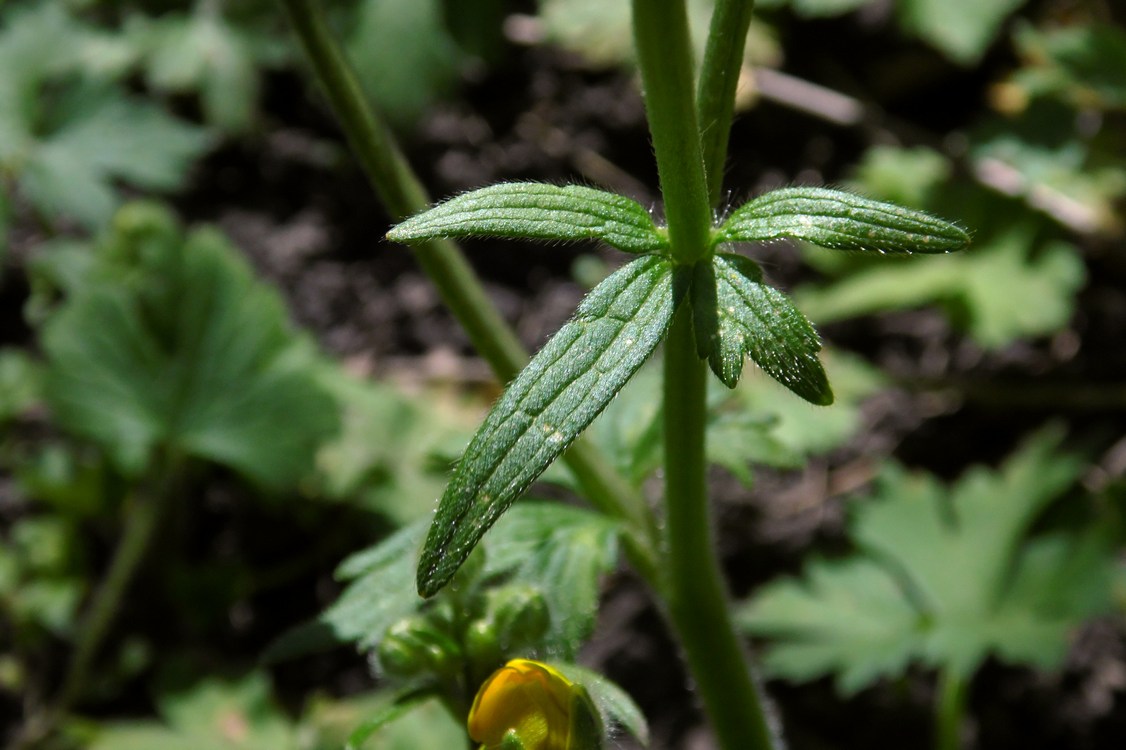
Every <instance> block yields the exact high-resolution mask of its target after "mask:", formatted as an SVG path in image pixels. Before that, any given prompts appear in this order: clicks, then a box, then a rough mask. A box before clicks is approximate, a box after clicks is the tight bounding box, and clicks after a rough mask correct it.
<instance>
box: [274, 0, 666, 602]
mask: <svg viewBox="0 0 1126 750" xmlns="http://www.w3.org/2000/svg"><path fill="white" fill-rule="evenodd" d="M281 3H282V5H283V6H284V7H285V10H286V13H287V14H288V15H289V18H290V21H291V22H292V25H293V28H294V30H295V31H296V33H297V36H298V38H299V40H300V42H301V45H302V47H303V48H304V50H305V53H306V56H307V57H308V59H309V62H310V64H311V65H312V68H313V70H314V72H315V73H316V76H317V78H318V79H319V80H320V82H321V85H322V86H323V88H324V92H325V95H326V96H327V98H328V101H329V104H330V106H331V107H332V109H333V110H334V111H335V113H336V116H337V118H338V119H339V121H340V123H341V127H342V128H343V130H344V132H345V135H346V136H347V138H348V141H349V143H350V144H351V146H352V149H353V151H354V152H355V154H356V156H357V158H358V159H359V161H360V164H361V165H362V166H363V168H364V171H365V172H366V173H367V176H368V179H369V180H370V182H371V184H372V186H373V187H374V188H375V191H376V193H377V194H378V195H379V197H380V200H381V201H382V202H383V204H384V206H386V208H387V210H388V211H389V212H390V213H391V215H392V216H393V217H395V218H397V219H403V218H406V217H407V216H410V215H411V214H414V213H417V212H418V211H421V210H423V209H426V208H429V207H430V197H429V196H428V195H427V194H426V191H425V189H424V188H423V187H422V184H421V183H420V182H419V180H418V178H417V177H416V176H415V174H414V172H413V170H412V169H411V167H410V165H409V164H408V163H407V160H406V158H405V157H404V156H403V155H402V153H401V152H400V151H399V148H398V146H397V145H396V144H395V140H394V138H393V136H392V135H391V133H390V132H389V131H388V130H387V128H386V126H385V125H384V124H383V123H382V122H381V121H380V119H379V117H378V115H377V114H376V113H375V111H374V110H373V109H372V107H371V106H370V104H369V103H368V102H367V99H366V98H365V96H364V94H363V91H362V89H361V88H360V85H359V83H358V82H357V80H356V76H355V74H354V73H353V72H352V69H351V67H350V66H349V65H348V62H347V60H346V59H345V58H344V55H343V53H342V52H341V50H340V47H339V45H338V44H337V43H336V41H335V40H334V39H333V37H332V35H331V33H330V32H329V30H328V28H327V27H326V25H325V22H324V19H323V17H322V15H321V14H320V12H319V10H318V5H317V3H316V0H281ZM413 250H414V255H415V257H416V258H417V259H418V262H419V265H420V266H422V270H423V272H424V273H425V274H426V275H427V277H429V279H430V280H431V282H432V283H433V284H434V286H435V287H436V288H437V289H438V293H439V294H440V295H441V297H442V299H443V301H444V302H445V303H446V306H447V307H449V309H450V310H451V311H452V312H453V314H454V316H455V317H456V318H457V319H458V322H459V323H460V324H461V326H462V327H463V328H464V329H465V332H466V334H467V335H468V336H469V340H470V341H471V342H472V343H473V346H474V347H475V348H476V350H477V351H478V352H479V353H480V354H481V356H482V357H483V358H484V359H485V361H486V362H488V363H489V366H490V367H491V368H492V369H493V372H494V373H495V374H496V375H497V377H498V378H499V379H500V380H502V381H504V382H507V381H509V380H511V379H512V378H513V377H515V375H516V373H518V372H519V371H520V370H521V369H522V368H523V367H524V365H525V364H526V363H527V361H528V355H527V352H525V351H524V348H523V347H522V346H521V345H520V342H519V340H518V339H517V338H516V335H515V334H514V333H513V332H512V329H511V328H510V327H509V326H508V325H507V324H506V323H505V321H504V318H503V317H501V315H500V313H499V312H498V311H497V309H496V307H495V306H494V305H493V304H492V302H491V301H490V300H489V298H488V295H487V294H486V292H485V290H484V287H483V286H482V285H481V282H480V280H479V279H478V278H477V276H476V274H475V273H474V272H473V269H472V268H471V267H470V265H469V262H468V261H467V260H466V259H465V256H464V255H463V254H462V252H461V250H460V249H459V248H458V246H457V245H456V244H454V243H453V242H449V241H445V240H438V241H431V242H426V243H423V244H419V245H415V246H414V247H413ZM563 460H564V461H565V462H566V464H567V466H568V467H569V468H570V469H571V471H572V473H573V474H574V476H575V478H576V479H577V480H578V482H579V484H580V486H581V487H582V490H583V492H584V493H585V494H586V496H587V497H588V498H589V499H590V501H591V503H592V504H593V505H594V506H595V507H596V508H598V509H599V510H600V511H602V512H603V513H605V514H607V515H610V516H612V517H615V518H620V519H622V520H623V521H625V523H626V525H627V534H626V538H625V543H626V550H627V552H628V554H629V555H630V560H631V562H632V563H633V565H634V567H635V568H636V569H637V571H638V572H639V573H640V574H641V575H642V576H643V577H644V578H645V579H646V580H647V581H649V582H650V583H651V584H652V585H654V586H656V585H657V581H658V576H657V562H656V549H657V541H656V540H657V537H658V534H657V530H656V524H655V522H654V519H653V514H652V513H651V512H650V510H649V507H648V505H647V504H646V502H645V499H644V498H643V497H642V496H641V495H640V494H639V493H638V492H637V491H636V490H634V489H633V488H632V487H631V486H630V485H629V484H628V483H627V482H626V481H625V480H624V479H622V478H621V476H620V475H618V474H617V473H616V472H615V471H614V470H613V469H611V468H610V467H609V466H608V465H607V464H606V462H605V461H603V460H602V458H601V457H600V456H599V455H598V451H597V449H596V448H595V447H594V446H593V445H591V444H590V443H589V441H586V440H583V439H580V440H577V441H575V443H574V444H573V445H572V446H571V447H570V449H568V451H567V452H566V453H565V454H564V455H563Z"/></svg>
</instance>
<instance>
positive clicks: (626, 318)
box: [418, 255, 680, 596]
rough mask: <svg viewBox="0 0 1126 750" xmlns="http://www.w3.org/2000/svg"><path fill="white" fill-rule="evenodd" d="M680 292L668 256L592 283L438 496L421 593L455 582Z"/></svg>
mask: <svg viewBox="0 0 1126 750" xmlns="http://www.w3.org/2000/svg"><path fill="white" fill-rule="evenodd" d="M678 287H679V285H678ZM679 296H680V295H679V293H674V284H673V269H672V264H671V263H670V262H669V261H668V260H667V259H665V258H662V257H659V256H655V255H649V256H646V257H643V258H639V259H638V260H636V261H634V262H633V263H631V264H629V265H627V266H625V267H624V268H622V269H620V270H618V271H617V272H616V273H614V274H613V275H611V276H610V277H609V278H607V279H606V280H605V281H603V282H602V283H601V284H599V285H598V286H597V287H595V288H594V290H593V291H592V292H591V293H590V294H589V295H588V296H587V298H586V299H584V300H583V301H582V303H581V304H580V305H579V308H578V310H577V311H576V313H575V317H574V318H573V319H572V320H571V321H570V322H569V323H567V324H566V325H565V326H563V327H562V328H561V329H560V330H559V332H558V333H557V334H555V336H554V337H552V339H551V340H550V341H548V342H547V344H546V345H545V346H544V348H543V349H542V350H541V351H540V352H539V354H537V355H536V357H535V358H534V359H533V360H532V361H531V363H530V364H529V365H528V366H527V367H526V368H525V369H524V370H523V371H522V372H521V373H520V374H519V375H518V376H517V377H516V379H515V380H514V381H513V382H512V383H511V384H510V385H509V386H508V389H507V390H506V391H505V393H504V395H503V396H501V398H500V400H499V401H498V402H497V404H496V406H494V407H493V410H492V411H491V412H490V413H489V416H488V417H487V418H486V419H485V423H484V424H483V425H482V426H481V428H480V429H479V430H478V431H477V434H476V435H475V436H474V437H473V440H472V441H471V442H470V443H469V447H468V448H467V449H466V451H465V454H464V455H463V456H462V458H461V462H460V463H459V464H458V467H457V469H456V471H455V473H454V477H453V479H452V480H451V481H450V484H449V486H448V487H447V488H446V492H445V494H444V495H443V497H442V502H441V505H440V506H439V508H438V513H437V516H436V517H435V519H434V523H433V525H432V526H431V527H430V533H429V535H428V536H427V538H426V544H425V545H424V547H423V551H422V559H421V561H420V562H419V566H418V590H419V592H420V593H421V594H422V595H423V596H431V595H433V594H434V593H436V592H437V591H438V590H439V589H441V588H442V587H443V586H444V585H445V584H446V583H447V582H448V581H449V580H450V578H452V577H453V574H454V572H456V571H457V569H458V566H460V565H461V563H462V562H463V561H464V560H465V558H467V557H468V556H469V553H470V552H472V550H473V548H474V547H475V546H476V544H477V542H478V541H479V540H480V539H481V536H482V535H483V534H484V533H485V532H486V531H487V530H488V529H489V527H490V526H492V525H493V523H494V522H495V521H496V520H497V518H499V517H500V515H501V513H503V512H504V511H505V510H507V509H508V507H509V506H510V505H511V504H512V502H513V501H514V500H516V498H517V497H519V496H520V494H521V493H522V492H523V491H524V490H525V489H527V487H528V486H529V485H530V484H531V483H532V482H533V481H535V479H536V478H537V477H538V476H539V475H540V474H541V473H542V472H543V470H544V469H546V468H547V466H548V465H549V464H550V463H551V462H552V461H554V460H555V459H556V458H557V457H558V456H559V454H561V453H562V452H563V450H564V449H565V448H566V447H567V446H568V445H569V444H570V443H571V441H572V440H574V439H575V438H576V437H578V435H579V433H581V432H582V431H583V430H584V429H586V427H587V425H589V424H590V423H591V422H592V421H593V420H594V418H595V417H596V416H598V414H599V413H600V412H601V411H602V410H603V409H604V408H605V407H606V405H607V404H608V403H609V402H610V400H611V399H612V398H613V397H614V394H616V393H617V392H618V391H619V390H620V389H621V388H622V386H623V385H625V384H626V381H628V380H629V379H630V377H631V376H632V375H633V374H634V373H635V372H636V371H637V369H638V368H639V367H641V365H642V363H643V362H645V360H646V359H648V357H649V355H650V354H652V352H653V350H654V349H655V348H656V347H657V344H658V343H659V342H660V340H661V338H662V337H663V335H664V333H665V331H666V330H667V329H668V326H669V324H670V322H671V321H672V315H673V311H674V310H675V308H676V303H677V301H679Z"/></svg>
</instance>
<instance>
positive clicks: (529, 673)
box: [469, 659, 572, 750]
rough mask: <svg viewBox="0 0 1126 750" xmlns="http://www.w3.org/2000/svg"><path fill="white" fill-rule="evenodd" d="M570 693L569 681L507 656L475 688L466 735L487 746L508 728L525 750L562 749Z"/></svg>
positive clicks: (544, 667) (539, 665)
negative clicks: (505, 659) (477, 688)
mask: <svg viewBox="0 0 1126 750" xmlns="http://www.w3.org/2000/svg"><path fill="white" fill-rule="evenodd" d="M571 692H572V683H571V681H570V680H568V679H567V678H566V677H564V676H563V675H561V674H559V672H557V671H555V670H554V669H552V668H551V667H549V666H547V665H546V664H542V663H540V662H537V661H531V660H529V659H513V660H512V661H510V662H508V663H507V664H505V665H504V666H503V667H501V668H500V669H498V670H497V671H496V672H493V674H492V676H490V677H489V679H487V680H485V682H484V684H483V685H481V689H480V690H478V691H477V697H476V698H475V699H474V701H473V708H472V709H470V711H469V736H470V737H471V738H472V739H473V741H474V742H480V743H482V744H483V745H484V746H485V748H487V749H488V750H491V749H492V748H496V747H499V746H500V743H501V741H502V740H503V739H504V735H505V734H506V733H507V732H508V731H509V730H512V731H514V732H515V733H516V736H517V737H519V738H520V741H521V742H522V743H524V747H525V750H567V741H568V733H569V732H570V724H571V717H570V713H569V711H570V706H571Z"/></svg>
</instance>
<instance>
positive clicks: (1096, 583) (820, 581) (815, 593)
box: [739, 430, 1115, 693]
mask: <svg viewBox="0 0 1126 750" xmlns="http://www.w3.org/2000/svg"><path fill="white" fill-rule="evenodd" d="M1058 445H1059V438H1058V435H1056V434H1055V432H1054V431H1053V430H1045V431H1042V432H1040V433H1038V434H1037V435H1036V436H1034V437H1033V438H1031V439H1030V440H1029V441H1028V442H1027V443H1026V444H1025V445H1024V446H1023V447H1022V448H1021V449H1020V450H1019V451H1018V452H1017V453H1015V454H1014V455H1013V456H1012V457H1010V458H1009V459H1008V460H1007V461H1006V462H1005V464H1004V465H1003V466H1002V467H1001V468H1000V469H999V470H997V471H989V470H986V469H983V468H980V467H979V468H975V469H971V470H970V471H968V472H967V473H966V474H965V475H963V477H962V478H961V479H959V480H958V482H957V483H956V484H954V485H953V486H952V487H950V488H946V487H943V486H942V485H941V484H939V483H938V482H937V481H936V480H934V479H933V478H931V477H929V476H926V475H910V474H908V473H906V472H905V471H903V470H892V471H889V472H888V473H886V474H885V475H884V477H883V480H882V482H881V483H880V486H879V488H878V490H877V493H876V496H875V498H873V499H872V500H870V501H868V502H866V503H865V504H864V505H862V506H860V507H859V509H858V510H857V512H856V513H855V515H854V517H853V519H852V521H851V523H850V536H851V538H852V539H854V540H855V541H856V543H857V544H858V545H859V547H860V551H859V552H858V553H856V554H854V555H853V556H851V557H849V558H846V559H844V560H838V561H827V562H815V563H811V564H810V565H809V566H807V568H806V570H805V572H804V574H803V576H802V580H801V582H794V581H780V582H776V583H773V584H770V585H768V586H766V587H764V588H763V589H762V590H761V591H759V592H758V593H757V594H756V595H755V597H754V598H753V599H752V600H751V601H750V602H749V603H748V604H746V605H744V606H743V607H741V608H740V612H739V619H740V622H741V623H742V624H743V625H744V626H745V627H746V628H747V629H748V630H750V631H752V632H754V633H757V634H759V635H764V636H767V637H768V638H770V639H771V641H772V642H771V646H770V648H769V649H768V652H767V656H766V664H767V666H768V668H769V669H770V670H771V671H772V672H774V673H775V674H778V675H781V676H785V677H788V678H790V679H796V680H807V679H812V678H814V677H818V676H821V675H825V674H836V675H837V686H838V688H839V689H840V690H841V691H842V692H845V693H848V692H852V691H855V690H857V689H859V688H861V687H863V686H865V685H866V684H869V683H870V682H872V681H873V680H875V679H876V678H877V677H880V676H894V675H897V674H901V673H902V672H903V670H904V669H905V667H906V665H907V664H908V663H909V662H910V661H919V662H922V663H925V664H927V665H929V666H932V667H936V668H941V669H943V670H951V671H953V672H954V673H956V674H958V675H959V676H962V677H968V676H969V675H970V674H972V672H973V671H974V670H975V669H976V668H977V667H978V665H980V664H981V662H982V660H983V659H985V657H986V656H987V655H989V654H991V653H992V654H995V655H997V656H998V657H1000V658H1002V659H1005V660H1008V661H1012V662H1015V663H1027V664H1032V665H1035V666H1037V667H1040V668H1054V667H1056V666H1058V664H1059V662H1060V660H1061V659H1062V658H1063V656H1064V654H1065V652H1066V647H1067V638H1068V635H1069V633H1070V632H1071V631H1072V630H1073V629H1074V628H1075V627H1076V626H1077V625H1078V624H1079V623H1080V622H1082V621H1083V620H1084V619H1086V618H1088V617H1090V616H1093V615H1095V614H1097V613H1099V612H1103V611H1106V610H1107V609H1108V608H1109V607H1110V606H1111V601H1112V600H1111V591H1112V580H1113V576H1114V570H1115V562H1114V550H1113V545H1111V544H1110V543H1109V541H1110V539H1109V534H1108V533H1107V532H1106V530H1105V528H1102V527H1100V525H1099V523H1098V521H1097V520H1095V521H1092V522H1089V523H1088V525H1087V526H1086V527H1076V528H1072V529H1070V530H1067V531H1056V532H1053V533H1051V534H1047V535H1043V536H1039V537H1034V538H1032V539H1029V538H1028V533H1029V529H1030V528H1031V526H1032V524H1033V522H1034V521H1035V520H1036V518H1037V517H1038V516H1039V515H1040V514H1041V512H1042V511H1043V510H1044V508H1045V507H1046V506H1047V505H1048V504H1049V503H1050V502H1051V501H1052V500H1054V499H1056V498H1058V497H1059V496H1060V495H1061V494H1062V493H1063V492H1064V491H1065V490H1067V489H1068V488H1069V487H1070V486H1071V485H1072V484H1073V483H1074V482H1075V480H1076V479H1077V478H1078V476H1079V473H1080V471H1081V469H1082V466H1083V465H1082V462H1081V461H1079V460H1078V459H1077V458H1076V457H1074V456H1071V455H1068V454H1063V453H1061V452H1060V450H1059V448H1058Z"/></svg>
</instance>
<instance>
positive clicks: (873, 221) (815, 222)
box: [717, 187, 970, 253]
mask: <svg viewBox="0 0 1126 750" xmlns="http://www.w3.org/2000/svg"><path fill="white" fill-rule="evenodd" d="M717 237H718V241H719V242H763V241H768V240H777V239H782V238H788V239H795V240H804V241H806V242H811V243H813V244H814V245H820V246H822V247H829V248H833V249H835V250H874V251H876V252H878V253H949V252H952V251H954V250H960V249H961V248H963V247H965V246H966V245H967V244H968V243H969V241H970V237H969V235H968V234H967V233H966V231H965V230H964V229H962V228H960V227H957V226H955V225H954V224H951V223H950V222H947V221H943V220H942V219H939V218H937V217H934V216H931V215H930V214H928V213H924V212H922V211H915V210H912V209H909V208H903V207H901V206H897V205H895V204H892V203H883V202H881V201H874V200H872V199H870V198H864V197H861V196H859V195H854V194H852V193H846V192H844V191H841V190H828V189H825V188H801V187H798V188H782V189H781V190H774V191H772V192H769V193H766V194H765V195H761V196H759V197H758V198H755V199H754V200H752V201H750V202H748V203H745V204H743V205H742V206H740V207H739V208H738V209H737V210H736V211H735V212H734V213H733V214H731V216H730V217H728V218H727V220H726V221H725V222H724V223H723V225H722V226H720V228H719V230H718V233H717Z"/></svg>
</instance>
